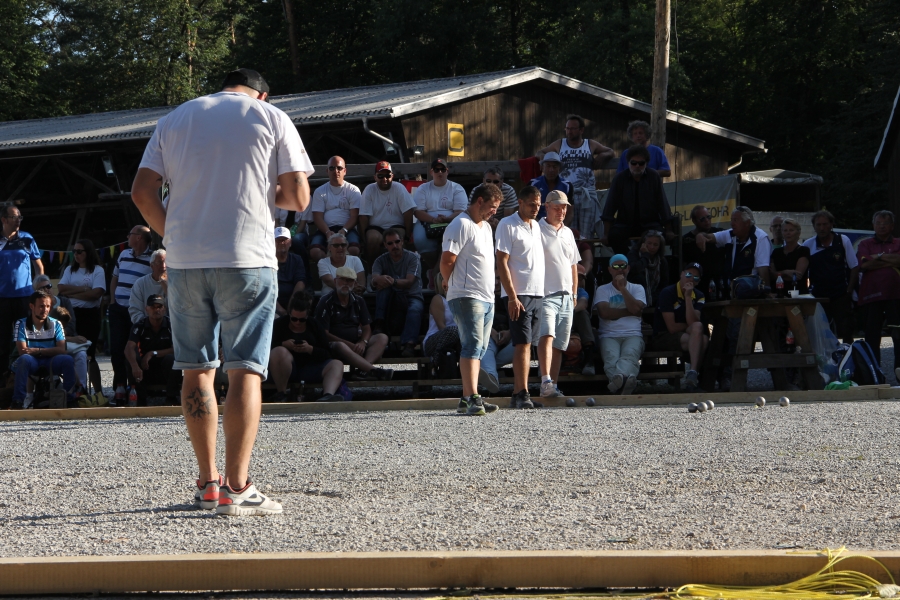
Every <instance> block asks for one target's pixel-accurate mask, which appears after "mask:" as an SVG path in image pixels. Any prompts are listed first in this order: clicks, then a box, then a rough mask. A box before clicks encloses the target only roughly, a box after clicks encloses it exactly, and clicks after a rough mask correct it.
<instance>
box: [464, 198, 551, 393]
mask: <svg viewBox="0 0 900 600" xmlns="http://www.w3.org/2000/svg"><path fill="white" fill-rule="evenodd" d="M482 185H493V184H482ZM476 191H477V189H476ZM518 204H519V210H518V211H517V212H515V213H513V214H511V215H510V216H508V217H505V218H503V219H501V220H500V223H498V224H497V231H496V237H497V257H496V258H497V276H498V277H499V278H500V286H501V289H500V297H501V298H506V299H507V307H506V312H507V314H508V315H509V333H510V336H511V339H512V344H513V347H514V354H513V376H514V379H515V385H514V390H513V392H514V393H513V396H512V399H511V401H510V407H511V408H513V407H514V408H534V403H533V402H532V401H531V394H529V393H528V372H529V371H530V370H531V344H532V342H534V341H536V340H535V338H536V337H537V329H538V321H539V319H540V311H541V299H542V298H543V297H544V244H543V241H542V240H541V226H540V225H539V224H538V222H537V220H536V217H537V214H538V210H540V208H541V193H540V191H538V189H537V188H536V187H532V186H528V187H526V188H524V189H522V191H521V192H520V193H519V200H518Z"/></svg>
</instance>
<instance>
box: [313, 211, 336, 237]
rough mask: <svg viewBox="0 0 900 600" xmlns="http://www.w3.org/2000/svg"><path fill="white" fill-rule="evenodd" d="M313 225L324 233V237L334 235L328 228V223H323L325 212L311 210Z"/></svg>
mask: <svg viewBox="0 0 900 600" xmlns="http://www.w3.org/2000/svg"><path fill="white" fill-rule="evenodd" d="M312 215H313V225H315V226H316V229H318V230H319V231H320V232H322V234H324V235H325V237H326V238H330V237H331V236H332V235H334V232H332V231H331V230H330V229H328V225H326V224H325V213H322V212H316V211H313V214H312Z"/></svg>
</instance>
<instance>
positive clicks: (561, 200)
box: [544, 190, 572, 206]
mask: <svg viewBox="0 0 900 600" xmlns="http://www.w3.org/2000/svg"><path fill="white" fill-rule="evenodd" d="M544 204H559V205H563V206H572V204H571V203H570V202H569V197H568V196H566V195H565V194H564V193H563V192H561V191H559V190H553V191H552V192H550V193H549V194H547V199H546V200H544Z"/></svg>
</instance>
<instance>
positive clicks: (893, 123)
mask: <svg viewBox="0 0 900 600" xmlns="http://www.w3.org/2000/svg"><path fill="white" fill-rule="evenodd" d="M898 106H900V88H898V89H897V95H896V96H894V105H893V106H892V107H891V115H890V116H889V117H888V122H887V126H886V127H885V128H884V135H883V136H882V138H881V145H880V146H879V147H878V154H876V155H875V168H876V169H877V168H878V167H884V166H887V157H888V155H889V154H890V147H889V146H890V144H891V143H893V137H894V136H893V132H894V130H895V129H897V125H898V123H900V115H898V114H897V107H898Z"/></svg>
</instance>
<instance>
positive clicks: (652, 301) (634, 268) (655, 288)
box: [628, 231, 669, 306]
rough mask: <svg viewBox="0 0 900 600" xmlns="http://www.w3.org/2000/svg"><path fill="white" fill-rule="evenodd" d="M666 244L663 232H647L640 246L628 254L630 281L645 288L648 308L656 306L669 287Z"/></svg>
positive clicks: (634, 247)
mask: <svg viewBox="0 0 900 600" xmlns="http://www.w3.org/2000/svg"><path fill="white" fill-rule="evenodd" d="M665 250H666V242H665V238H664V237H663V233H662V231H645V232H644V235H642V236H641V241H640V245H634V246H632V248H631V251H630V252H629V253H628V265H629V267H630V271H629V273H628V281H630V282H631V283H636V284H638V285H640V286H643V288H644V294H645V295H646V297H647V306H656V301H657V299H658V298H659V292H660V291H661V290H662V289H663V288H665V287H666V286H668V285H669V263H668V262H667V261H666V257H665V256H664V254H665Z"/></svg>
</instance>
